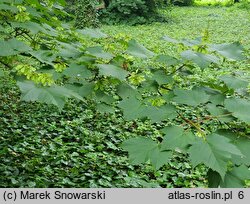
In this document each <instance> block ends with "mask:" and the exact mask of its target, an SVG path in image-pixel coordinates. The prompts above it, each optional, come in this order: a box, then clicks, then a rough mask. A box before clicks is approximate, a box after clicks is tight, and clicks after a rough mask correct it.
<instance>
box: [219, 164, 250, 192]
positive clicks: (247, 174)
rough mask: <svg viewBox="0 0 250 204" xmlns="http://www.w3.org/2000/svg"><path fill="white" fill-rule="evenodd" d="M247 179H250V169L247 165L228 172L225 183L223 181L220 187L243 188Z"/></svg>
mask: <svg viewBox="0 0 250 204" xmlns="http://www.w3.org/2000/svg"><path fill="white" fill-rule="evenodd" d="M247 179H250V169H248V168H247V167H246V166H245V165H241V166H239V167H234V168H233V169H232V170H231V171H229V172H227V174H226V176H225V179H224V181H222V180H221V182H220V187H222V188H243V187H245V180H247Z"/></svg>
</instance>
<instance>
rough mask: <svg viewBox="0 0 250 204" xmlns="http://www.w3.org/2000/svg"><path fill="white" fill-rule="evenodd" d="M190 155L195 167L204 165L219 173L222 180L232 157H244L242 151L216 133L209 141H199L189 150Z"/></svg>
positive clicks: (208, 138)
mask: <svg viewBox="0 0 250 204" xmlns="http://www.w3.org/2000/svg"><path fill="white" fill-rule="evenodd" d="M189 153H190V160H191V163H192V164H193V165H194V166H197V165H198V164H200V163H204V164H205V165H206V166H208V167H209V168H211V169H212V170H214V171H216V172H218V173H219V174H220V176H221V178H222V179H224V177H225V174H226V171H227V164H228V161H230V160H231V159H232V155H239V156H242V154H241V152H240V150H239V149H238V148H237V147H236V146H235V145H233V144H231V143H230V139H228V138H226V137H224V136H221V135H218V134H215V133H213V134H211V135H208V136H207V141H204V140H203V139H199V140H197V141H196V142H195V143H194V144H193V145H192V146H191V147H190V148H189Z"/></svg>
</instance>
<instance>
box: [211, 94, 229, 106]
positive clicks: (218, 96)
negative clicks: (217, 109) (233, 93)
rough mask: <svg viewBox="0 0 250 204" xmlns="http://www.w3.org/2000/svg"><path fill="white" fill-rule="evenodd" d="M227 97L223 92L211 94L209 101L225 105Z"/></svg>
mask: <svg viewBox="0 0 250 204" xmlns="http://www.w3.org/2000/svg"><path fill="white" fill-rule="evenodd" d="M225 98H226V97H225V96H224V95H223V94H214V95H211V96H210V98H209V101H210V102H211V103H212V104H214V105H223V104H224V101H225Z"/></svg>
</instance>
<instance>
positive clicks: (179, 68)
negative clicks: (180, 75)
mask: <svg viewBox="0 0 250 204" xmlns="http://www.w3.org/2000/svg"><path fill="white" fill-rule="evenodd" d="M183 67H185V64H182V65H181V66H180V67H178V68H177V69H176V70H174V71H173V72H172V73H171V75H172V74H175V73H176V72H178V71H179V70H181V69H182V68H183Z"/></svg>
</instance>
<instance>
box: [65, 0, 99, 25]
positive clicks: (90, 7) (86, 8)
mask: <svg viewBox="0 0 250 204" xmlns="http://www.w3.org/2000/svg"><path fill="white" fill-rule="evenodd" d="M66 11H67V12H68V13H70V14H72V16H73V17H74V19H75V26H76V27H77V28H84V27H98V25H99V21H98V18H97V17H98V16H97V12H96V8H95V2H94V1H92V0H67V8H66Z"/></svg>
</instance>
